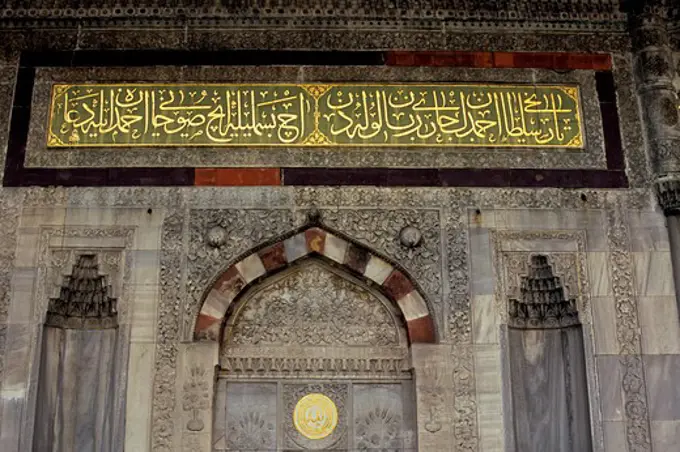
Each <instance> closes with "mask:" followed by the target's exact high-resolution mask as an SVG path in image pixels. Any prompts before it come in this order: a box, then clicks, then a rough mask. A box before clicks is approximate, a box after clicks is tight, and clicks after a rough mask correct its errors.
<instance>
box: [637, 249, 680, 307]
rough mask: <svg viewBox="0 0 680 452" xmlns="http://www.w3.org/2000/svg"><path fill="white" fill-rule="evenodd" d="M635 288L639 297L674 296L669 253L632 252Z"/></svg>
mask: <svg viewBox="0 0 680 452" xmlns="http://www.w3.org/2000/svg"><path fill="white" fill-rule="evenodd" d="M632 256H633V263H634V270H635V284H636V285H635V288H636V292H637V294H638V295H639V296H641V297H657V296H669V295H674V294H675V287H674V283H673V272H672V267H671V253H670V252H669V251H655V252H649V251H648V252H633V253H632Z"/></svg>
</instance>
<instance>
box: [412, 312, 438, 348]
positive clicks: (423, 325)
mask: <svg viewBox="0 0 680 452" xmlns="http://www.w3.org/2000/svg"><path fill="white" fill-rule="evenodd" d="M406 328H407V329H408V338H409V340H410V341H411V344H416V343H430V344H431V343H434V342H436V338H435V332H434V322H432V317H430V316H429V315H427V316H425V317H420V318H419V319H415V320H411V321H409V322H406Z"/></svg>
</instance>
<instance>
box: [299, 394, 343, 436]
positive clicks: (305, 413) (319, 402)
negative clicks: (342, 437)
mask: <svg viewBox="0 0 680 452" xmlns="http://www.w3.org/2000/svg"><path fill="white" fill-rule="evenodd" d="M293 423H294V424H295V428H296V429H297V431H298V432H300V433H301V434H302V435H303V436H305V437H306V438H309V439H323V438H325V437H327V436H328V435H330V434H331V433H333V430H335V427H336V426H337V425H338V409H337V408H336V407H335V403H333V401H332V400H331V399H329V398H328V397H326V396H325V395H323V394H318V393H314V394H307V395H306V396H304V397H303V398H301V399H300V400H298V403H297V405H295V411H293Z"/></svg>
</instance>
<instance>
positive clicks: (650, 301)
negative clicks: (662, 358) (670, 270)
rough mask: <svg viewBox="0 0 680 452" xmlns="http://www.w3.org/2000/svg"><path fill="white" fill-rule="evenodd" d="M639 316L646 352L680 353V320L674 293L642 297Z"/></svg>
mask: <svg viewBox="0 0 680 452" xmlns="http://www.w3.org/2000/svg"><path fill="white" fill-rule="evenodd" d="M638 316H639V319H640V328H641V332H642V337H641V345H642V353H644V354H650V355H651V354H659V355H664V354H668V355H673V354H679V353H680V334H678V331H680V320H679V317H678V305H677V302H676V299H675V296H674V295H670V296H659V297H640V298H639V300H638Z"/></svg>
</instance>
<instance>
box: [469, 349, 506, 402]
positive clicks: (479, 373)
mask: <svg viewBox="0 0 680 452" xmlns="http://www.w3.org/2000/svg"><path fill="white" fill-rule="evenodd" d="M474 355H475V382H476V389H477V393H478V394H480V393H481V394H498V397H499V399H498V400H499V403H500V393H501V349H500V347H499V346H497V345H478V346H475V348H474Z"/></svg>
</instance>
